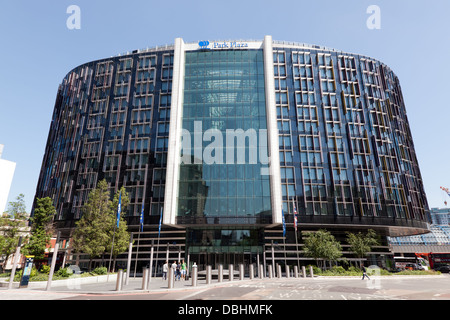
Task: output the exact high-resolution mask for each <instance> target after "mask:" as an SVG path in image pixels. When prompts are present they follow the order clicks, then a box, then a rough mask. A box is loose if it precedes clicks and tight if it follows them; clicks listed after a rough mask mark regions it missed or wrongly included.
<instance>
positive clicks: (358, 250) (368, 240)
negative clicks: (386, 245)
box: [347, 229, 379, 267]
mask: <svg viewBox="0 0 450 320" xmlns="http://www.w3.org/2000/svg"><path fill="white" fill-rule="evenodd" d="M347 243H348V244H349V245H350V250H351V251H353V253H354V254H355V256H356V257H358V258H359V259H360V260H359V264H360V267H361V265H362V258H364V257H365V256H367V254H368V253H369V252H370V251H371V249H372V247H373V246H377V245H379V242H378V240H377V234H376V232H375V231H374V230H372V229H369V230H367V234H363V233H361V232H358V233H357V234H354V233H350V232H347Z"/></svg>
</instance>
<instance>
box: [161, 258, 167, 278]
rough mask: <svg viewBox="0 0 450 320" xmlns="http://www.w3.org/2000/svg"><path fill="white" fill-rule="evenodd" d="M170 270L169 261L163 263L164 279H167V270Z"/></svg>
mask: <svg viewBox="0 0 450 320" xmlns="http://www.w3.org/2000/svg"><path fill="white" fill-rule="evenodd" d="M168 271H169V264H168V263H167V261H166V262H165V263H164V265H163V276H162V280H167V272H168Z"/></svg>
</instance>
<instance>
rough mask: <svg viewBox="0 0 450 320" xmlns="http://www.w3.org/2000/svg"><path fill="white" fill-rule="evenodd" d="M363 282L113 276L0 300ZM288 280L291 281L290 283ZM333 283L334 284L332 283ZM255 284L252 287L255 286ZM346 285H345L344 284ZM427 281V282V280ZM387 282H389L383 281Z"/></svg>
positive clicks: (4, 294) (5, 294)
mask: <svg viewBox="0 0 450 320" xmlns="http://www.w3.org/2000/svg"><path fill="white" fill-rule="evenodd" d="M356 279H360V277H324V276H318V277H314V278H313V279H311V278H310V277H307V278H291V279H286V278H285V277H283V278H281V279H279V278H272V279H269V278H264V280H261V279H257V278H255V279H253V280H251V279H249V278H245V279H244V280H239V277H237V278H236V277H235V278H234V280H233V281H229V280H228V279H224V280H223V281H222V282H218V280H217V279H212V281H211V283H210V284H206V280H205V279H204V278H200V279H199V280H198V282H197V286H196V287H193V286H192V281H191V279H189V280H187V281H183V280H182V281H174V287H173V288H172V289H169V288H168V281H167V280H162V278H161V277H156V278H152V279H151V281H150V283H149V287H148V288H147V290H142V278H141V277H136V278H134V277H130V279H129V283H128V285H125V284H124V285H123V286H122V290H120V291H117V290H116V280H115V279H114V277H111V279H110V280H109V281H108V282H103V283H77V282H76V281H73V282H71V283H70V284H69V285H67V284H65V285H61V283H58V281H53V282H52V288H51V290H49V291H47V290H46V289H45V288H31V287H30V288H20V289H19V288H13V289H10V290H8V289H7V287H0V300H56V299H64V298H71V297H77V296H89V295H101V296H105V297H106V296H117V295H127V294H128V295H136V294H138V295H139V294H149V293H163V294H164V293H167V294H169V293H177V292H179V293H181V294H183V295H184V296H189V295H191V293H190V292H192V295H194V294H195V292H198V291H199V290H200V291H201V290H207V289H212V288H220V287H229V286H236V285H238V286H249V285H250V286H251V285H254V284H255V283H279V284H280V285H281V284H283V283H286V281H287V282H290V283H293V284H297V285H300V284H302V283H303V284H305V285H306V284H307V283H309V284H311V285H314V284H316V285H317V284H319V283H323V281H326V283H336V282H339V281H344V282H348V281H349V280H351V281H354V280H356ZM380 279H382V281H383V282H384V281H387V282H390V283H392V284H394V283H395V282H396V281H401V279H403V280H413V279H429V280H438V281H441V282H442V280H444V282H447V281H448V280H449V277H448V276H444V275H437V276H381V277H380ZM289 280H292V282H291V281H289ZM330 281H331V282H330ZM252 282H253V284H252ZM344 282H343V283H344ZM427 282H428V281H427ZM384 283H386V282H384Z"/></svg>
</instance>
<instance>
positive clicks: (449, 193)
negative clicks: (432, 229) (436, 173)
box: [440, 187, 450, 205]
mask: <svg viewBox="0 0 450 320" xmlns="http://www.w3.org/2000/svg"><path fill="white" fill-rule="evenodd" d="M440 188H441V190H442V191H444V192H445V193H446V194H447V195H448V196H449V197H450V190H449V189H448V188H446V187H440ZM444 204H445V205H447V201H446V200H444Z"/></svg>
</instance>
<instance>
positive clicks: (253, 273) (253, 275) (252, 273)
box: [248, 264, 255, 280]
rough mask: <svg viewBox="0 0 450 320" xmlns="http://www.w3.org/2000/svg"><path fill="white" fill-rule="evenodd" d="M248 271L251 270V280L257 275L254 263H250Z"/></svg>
mask: <svg viewBox="0 0 450 320" xmlns="http://www.w3.org/2000/svg"><path fill="white" fill-rule="evenodd" d="M248 272H249V277H250V280H253V278H254V277H255V269H254V266H253V264H251V265H249V270H248Z"/></svg>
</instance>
